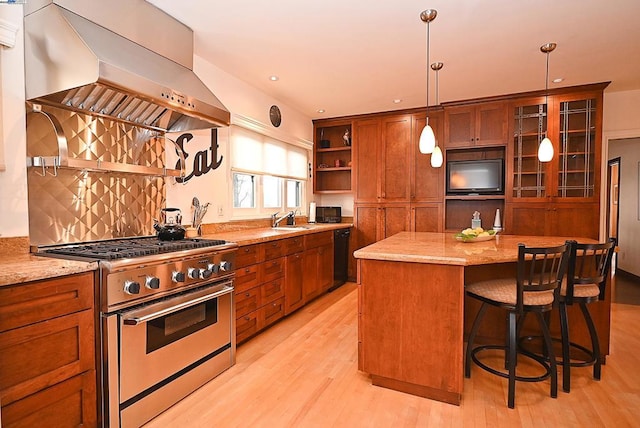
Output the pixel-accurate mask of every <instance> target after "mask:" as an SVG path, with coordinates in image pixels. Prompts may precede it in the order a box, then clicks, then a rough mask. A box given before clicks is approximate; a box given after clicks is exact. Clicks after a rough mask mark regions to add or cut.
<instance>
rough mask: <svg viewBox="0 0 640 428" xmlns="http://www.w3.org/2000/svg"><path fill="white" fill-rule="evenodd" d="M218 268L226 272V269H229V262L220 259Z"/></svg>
mask: <svg viewBox="0 0 640 428" xmlns="http://www.w3.org/2000/svg"><path fill="white" fill-rule="evenodd" d="M220 270H221V271H222V272H226V271H229V270H231V262H228V261H226V260H223V261H221V262H220Z"/></svg>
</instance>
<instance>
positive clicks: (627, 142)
mask: <svg viewBox="0 0 640 428" xmlns="http://www.w3.org/2000/svg"><path fill="white" fill-rule="evenodd" d="M615 158H620V183H619V189H620V197H619V198H618V210H619V223H618V247H619V251H618V256H617V257H618V258H617V260H618V265H617V267H618V268H619V269H622V270H624V271H626V272H630V273H633V274H634V275H637V276H640V265H638V261H640V200H639V194H640V168H639V167H640V138H629V139H621V140H610V141H609V159H615Z"/></svg>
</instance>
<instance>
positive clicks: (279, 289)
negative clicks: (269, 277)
mask: <svg viewBox="0 0 640 428" xmlns="http://www.w3.org/2000/svg"><path fill="white" fill-rule="evenodd" d="M283 296H284V277H282V278H278V279H275V280H273V281H269V282H266V283H264V284H262V285H261V286H260V301H261V302H262V304H266V303H267V302H271V301H273V300H275V299H279V298H280V297H283Z"/></svg>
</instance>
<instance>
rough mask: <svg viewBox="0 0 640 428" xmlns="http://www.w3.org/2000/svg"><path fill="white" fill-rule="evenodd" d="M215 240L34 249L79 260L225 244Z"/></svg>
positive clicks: (96, 243) (115, 242)
mask: <svg viewBox="0 0 640 428" xmlns="http://www.w3.org/2000/svg"><path fill="white" fill-rule="evenodd" d="M226 243H227V242H226V241H223V240H219V239H201V238H191V239H189V238H187V239H182V240H177V241H161V240H159V239H158V238H157V237H155V236H146V237H134V238H123V239H113V240H107V241H93V242H84V243H79V244H65V245H60V246H55V247H50V248H40V249H38V254H40V255H48V256H53V257H68V258H79V259H94V260H95V259H97V260H118V259H128V258H136V257H143V256H153V255H157V254H164V253H171V252H175V251H183V250H193V249H198V248H206V247H215V246H220V245H225V244H226Z"/></svg>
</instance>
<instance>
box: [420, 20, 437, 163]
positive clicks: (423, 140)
mask: <svg viewBox="0 0 640 428" xmlns="http://www.w3.org/2000/svg"><path fill="white" fill-rule="evenodd" d="M437 15H438V11H437V10H435V9H426V10H423V11H422V13H421V14H420V19H421V20H422V22H425V23H426V24H427V121H426V123H425V125H424V128H422V132H421V133H420V143H419V144H418V147H419V149H420V153H422V154H429V153H432V152H433V149H434V147H435V146H436V136H435V135H434V134H433V129H431V126H429V24H430V23H431V21H433V20H434V19H436V16H437Z"/></svg>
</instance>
